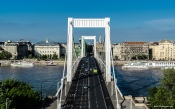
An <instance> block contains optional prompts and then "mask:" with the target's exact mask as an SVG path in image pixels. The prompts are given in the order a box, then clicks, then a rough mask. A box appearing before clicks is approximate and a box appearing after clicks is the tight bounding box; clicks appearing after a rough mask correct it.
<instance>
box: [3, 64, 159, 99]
mask: <svg viewBox="0 0 175 109" xmlns="http://www.w3.org/2000/svg"><path fill="white" fill-rule="evenodd" d="M115 69H116V70H115V71H116V76H117V81H118V82H117V84H118V86H119V89H120V90H121V92H122V93H123V95H133V96H147V94H148V90H149V88H150V87H153V86H157V85H158V84H159V83H160V79H161V78H162V72H161V71H160V70H158V69H149V70H143V71H123V70H121V68H120V67H115ZM62 70H63V67H62V66H33V67H29V68H24V67H0V81H3V80H4V79H7V78H14V79H18V80H21V81H24V82H29V83H30V84H31V85H32V86H33V87H34V89H35V90H38V91H41V90H42V93H44V94H47V95H55V94H56V89H57V83H58V82H59V81H60V79H61V78H62ZM41 85H42V88H41Z"/></svg>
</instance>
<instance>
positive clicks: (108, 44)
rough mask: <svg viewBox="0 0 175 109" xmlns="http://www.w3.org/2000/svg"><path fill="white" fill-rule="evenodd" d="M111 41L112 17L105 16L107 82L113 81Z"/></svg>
mask: <svg viewBox="0 0 175 109" xmlns="http://www.w3.org/2000/svg"><path fill="white" fill-rule="evenodd" d="M110 53H111V41H110V18H105V58H106V82H110V81H111V55H110Z"/></svg>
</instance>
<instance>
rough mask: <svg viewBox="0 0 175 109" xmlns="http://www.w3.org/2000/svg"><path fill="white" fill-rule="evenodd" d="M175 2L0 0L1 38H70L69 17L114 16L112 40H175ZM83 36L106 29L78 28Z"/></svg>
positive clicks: (170, 0)
mask: <svg viewBox="0 0 175 109" xmlns="http://www.w3.org/2000/svg"><path fill="white" fill-rule="evenodd" d="M174 5H175V1H173V0H169V1H168V2H167V1H163V0H154V1H151V0H147V1H139V0H135V1H129V0H125V1H119V0H112V1H109V2H105V1H98V0H97V1H93V0H88V1H83V2H82V1H80V0H76V1H68V0H65V1H58V0H52V1H47V0H37V1H35V0H30V1H23V0H15V1H13V0H1V1H0V41H7V40H9V39H10V40H13V41H16V40H19V39H29V40H30V41H31V42H34V43H36V42H39V41H43V40H45V39H47V38H49V39H50V40H53V41H58V42H66V41H67V19H68V17H73V18H104V17H110V19H111V23H110V24H111V42H113V43H114V42H122V41H147V42H149V41H159V40H161V39H170V40H175V38H174V36H175V15H174V12H175V7H174ZM82 35H96V36H97V38H98V37H99V36H100V35H101V36H102V37H104V31H103V29H75V30H74V36H75V41H76V42H77V41H78V39H79V38H80V37H81V36H82Z"/></svg>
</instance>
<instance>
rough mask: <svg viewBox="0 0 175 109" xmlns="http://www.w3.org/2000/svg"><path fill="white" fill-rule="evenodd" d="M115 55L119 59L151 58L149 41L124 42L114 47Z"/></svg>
mask: <svg viewBox="0 0 175 109" xmlns="http://www.w3.org/2000/svg"><path fill="white" fill-rule="evenodd" d="M113 55H114V56H115V57H117V58H118V59H119V60H133V59H149V44H148V43H147V42H123V43H120V44H116V45H115V46H114V47H113Z"/></svg>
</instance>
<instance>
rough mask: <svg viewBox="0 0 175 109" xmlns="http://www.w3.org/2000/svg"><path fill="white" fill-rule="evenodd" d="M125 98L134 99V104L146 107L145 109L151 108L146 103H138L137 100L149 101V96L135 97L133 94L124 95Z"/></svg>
mask: <svg viewBox="0 0 175 109" xmlns="http://www.w3.org/2000/svg"><path fill="white" fill-rule="evenodd" d="M124 98H125V100H132V103H133V104H134V106H142V107H144V108H145V109H150V108H149V107H148V106H147V105H146V103H136V102H135V101H136V100H144V99H146V101H147V98H146V97H135V99H133V98H132V96H124Z"/></svg>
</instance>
